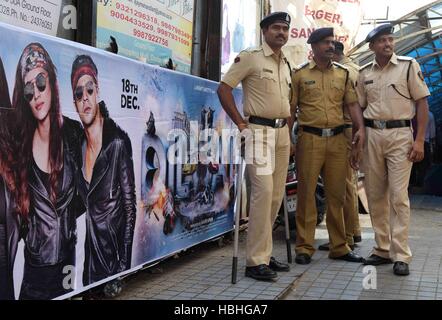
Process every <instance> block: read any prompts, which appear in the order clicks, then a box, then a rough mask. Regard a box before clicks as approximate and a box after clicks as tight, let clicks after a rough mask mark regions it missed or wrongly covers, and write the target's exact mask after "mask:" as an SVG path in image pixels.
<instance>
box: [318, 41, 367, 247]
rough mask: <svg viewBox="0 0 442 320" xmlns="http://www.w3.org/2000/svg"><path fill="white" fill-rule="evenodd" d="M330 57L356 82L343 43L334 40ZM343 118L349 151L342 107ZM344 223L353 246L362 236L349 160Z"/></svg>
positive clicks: (346, 115)
mask: <svg viewBox="0 0 442 320" xmlns="http://www.w3.org/2000/svg"><path fill="white" fill-rule="evenodd" d="M332 59H333V61H336V62H338V63H339V64H341V65H343V66H344V67H347V69H348V72H349V78H350V80H351V81H353V83H356V81H357V80H358V75H359V66H358V65H356V64H355V63H353V61H351V59H350V58H348V57H346V56H345V55H344V44H343V43H342V42H339V41H335V52H334V55H333V58H332ZM344 119H345V131H344V135H345V137H346V138H347V150H348V151H349V152H351V149H352V141H353V137H352V133H353V130H352V121H351V117H350V114H349V112H348V110H346V109H344ZM344 223H345V233H346V238H347V244H348V245H349V246H350V248H354V246H355V243H356V242H361V241H362V237H361V226H360V224H359V210H358V190H357V171H355V170H354V169H353V168H352V167H351V165H350V162H348V163H347V177H346V180H345V201H344ZM329 247H330V244H329V243H325V244H322V245H320V246H319V247H318V249H319V250H324V251H328V250H329Z"/></svg>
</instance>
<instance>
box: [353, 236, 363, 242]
mask: <svg viewBox="0 0 442 320" xmlns="http://www.w3.org/2000/svg"><path fill="white" fill-rule="evenodd" d="M353 241H354V242H355V243H358V242H361V241H362V236H353Z"/></svg>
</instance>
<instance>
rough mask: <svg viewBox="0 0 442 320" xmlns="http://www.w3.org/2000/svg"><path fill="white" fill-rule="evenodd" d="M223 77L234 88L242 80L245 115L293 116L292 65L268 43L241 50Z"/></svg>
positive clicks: (264, 116) (274, 117) (269, 117)
mask: <svg viewBox="0 0 442 320" xmlns="http://www.w3.org/2000/svg"><path fill="white" fill-rule="evenodd" d="M221 81H222V82H224V83H225V84H227V85H228V86H230V87H231V88H235V87H236V86H237V85H238V84H239V83H240V82H242V88H243V92H244V115H245V116H257V117H262V118H267V119H279V118H288V117H290V104H289V101H290V87H291V79H290V68H289V66H288V64H287V62H286V58H285V57H284V55H283V53H282V51H281V56H280V57H277V56H276V55H275V53H274V52H273V50H272V49H271V48H270V47H269V46H268V44H267V43H265V42H264V43H263V45H262V46H261V47H259V48H255V49H247V50H244V51H242V52H241V53H240V54H239V55H238V57H236V59H235V63H234V64H233V65H232V66H231V67H230V69H229V71H227V73H226V74H225V75H224V77H223V79H222V80H221Z"/></svg>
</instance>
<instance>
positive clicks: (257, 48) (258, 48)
mask: <svg viewBox="0 0 442 320" xmlns="http://www.w3.org/2000/svg"><path fill="white" fill-rule="evenodd" d="M261 50H262V47H250V48H247V49H244V50H243V51H245V52H258V51H261ZM241 52H242V51H241Z"/></svg>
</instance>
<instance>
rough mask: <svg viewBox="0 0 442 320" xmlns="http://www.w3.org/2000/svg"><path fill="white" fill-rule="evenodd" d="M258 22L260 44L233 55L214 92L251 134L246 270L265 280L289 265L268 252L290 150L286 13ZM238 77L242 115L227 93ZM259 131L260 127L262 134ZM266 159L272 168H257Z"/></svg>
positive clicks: (230, 93) (239, 126)
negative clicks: (252, 138)
mask: <svg viewBox="0 0 442 320" xmlns="http://www.w3.org/2000/svg"><path fill="white" fill-rule="evenodd" d="M260 26H261V29H262V33H263V36H264V42H263V44H262V46H260V47H258V48H254V49H247V50H244V51H242V52H241V53H240V54H239V55H238V56H237V57H236V59H235V63H234V64H233V65H232V66H231V68H230V69H229V71H228V72H227V73H226V74H225V75H224V77H223V79H222V81H221V84H220V86H219V88H218V96H219V98H220V101H221V104H222V106H223V108H224V110H225V111H226V113H227V114H228V115H229V117H230V118H231V119H232V121H233V122H234V123H235V124H236V125H237V126H238V128H239V130H240V131H241V132H242V133H243V132H245V130H246V131H249V130H250V131H249V132H251V133H252V135H253V137H254V140H255V141H254V142H255V143H254V148H255V153H254V156H253V161H250V163H249V161H247V166H246V170H247V175H248V178H249V180H250V183H251V190H250V193H251V196H250V211H249V222H248V233H247V258H246V259H247V261H246V276H248V277H252V278H254V279H257V280H270V279H275V278H276V277H277V273H276V272H277V271H289V266H288V265H287V264H284V263H281V262H279V261H277V260H276V259H275V258H274V257H271V254H272V226H273V223H274V221H275V219H276V216H277V213H278V210H279V208H280V206H281V202H282V198H283V194H284V191H285V181H286V177H287V167H288V161H289V155H290V137H289V128H288V125H287V119H289V118H290V104H289V102H290V86H291V77H290V66H289V65H288V63H287V60H286V58H285V57H284V54H283V53H282V51H281V48H282V46H284V45H285V44H286V43H287V40H288V34H289V26H290V15H289V14H288V13H286V12H275V13H272V14H270V15H269V16H267V17H265V18H264V19H263V20H262V21H261V23H260ZM240 82H241V83H242V88H243V92H244V116H243V115H241V114H240V113H239V112H238V109H237V107H236V105H235V101H234V99H233V95H232V89H233V88H235V87H236V86H237V85H238V84H239V83H240ZM259 133H263V135H262V138H261V139H260V138H259V135H260V134H259ZM258 142H261V143H258ZM263 146H265V147H266V148H267V147H268V148H270V149H269V150H272V151H271V152H270V153H271V154H270V157H261V156H258V155H257V151H258V150H257V148H261V147H263ZM246 150H247V148H246ZM261 151H262V150H261ZM264 153H265V151H264ZM246 160H247V158H246ZM269 163H270V165H271V168H272V170H270V172H268V171H266V170H262V169H263V166H264V167H267V165H268V164H269Z"/></svg>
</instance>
